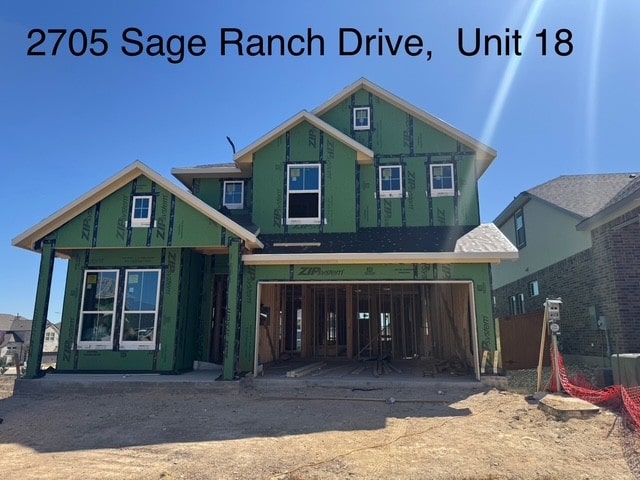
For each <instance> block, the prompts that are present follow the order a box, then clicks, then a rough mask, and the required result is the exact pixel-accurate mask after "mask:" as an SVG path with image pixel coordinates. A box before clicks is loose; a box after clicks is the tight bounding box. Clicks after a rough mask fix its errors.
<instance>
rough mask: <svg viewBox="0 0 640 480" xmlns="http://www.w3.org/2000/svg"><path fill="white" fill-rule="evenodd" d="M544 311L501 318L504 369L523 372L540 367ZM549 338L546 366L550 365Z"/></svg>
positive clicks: (545, 357) (545, 354)
mask: <svg viewBox="0 0 640 480" xmlns="http://www.w3.org/2000/svg"><path fill="white" fill-rule="evenodd" d="M543 317H544V311H542V310H541V311H539V312H532V313H525V314H523V315H515V316H513V317H505V318H500V319H498V321H499V322H500V323H499V325H500V347H501V349H502V368H504V369H505V370H521V369H524V368H535V367H537V366H538V358H539V355H540V334H541V332H542V319H543ZM548 343H549V338H548V337H547V345H546V348H545V349H544V365H550V360H549V348H548V347H549V345H548Z"/></svg>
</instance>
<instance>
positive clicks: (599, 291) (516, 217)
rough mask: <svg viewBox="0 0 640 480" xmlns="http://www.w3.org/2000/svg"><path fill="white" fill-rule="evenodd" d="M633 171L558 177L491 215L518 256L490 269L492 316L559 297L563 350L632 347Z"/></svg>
mask: <svg viewBox="0 0 640 480" xmlns="http://www.w3.org/2000/svg"><path fill="white" fill-rule="evenodd" d="M639 205H640V177H638V176H636V175H635V174H628V173H625V174H593V175H566V176H561V177H558V178H556V179H553V180H551V181H549V182H546V183H544V184H542V185H539V186H537V187H534V188H532V189H530V190H527V191H525V192H522V193H521V194H520V195H518V197H516V198H515V199H514V200H513V202H511V204H510V205H509V206H508V207H507V208H506V209H505V210H504V211H503V212H502V213H500V215H498V217H497V218H496V220H495V224H496V225H497V226H498V228H500V229H501V230H502V232H503V233H504V234H505V236H507V237H508V238H509V239H511V240H512V241H513V242H514V244H515V245H516V246H517V247H518V249H519V252H520V258H519V259H518V260H517V261H516V262H509V263H503V264H501V265H497V266H494V267H493V268H492V281H493V295H494V313H495V315H496V316H498V317H503V318H504V317H509V316H517V315H520V314H523V313H524V314H528V313H531V312H536V311H538V312H541V314H542V312H543V310H544V308H543V303H544V300H545V298H547V297H549V298H556V297H561V298H562V301H563V304H562V308H561V315H562V317H561V318H562V321H561V325H562V332H561V336H560V337H559V338H560V342H561V347H562V351H563V352H564V353H565V354H569V355H571V354H573V355H586V356H592V357H607V356H609V355H610V354H611V353H623V352H637V351H640V301H639V300H638V292H639V291H640V235H638V233H639V229H640V226H639V225H638V218H639V216H638V214H639V213H640V212H639V211H638V207H639Z"/></svg>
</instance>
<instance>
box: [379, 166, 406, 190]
mask: <svg viewBox="0 0 640 480" xmlns="http://www.w3.org/2000/svg"><path fill="white" fill-rule="evenodd" d="M384 168H391V169H393V170H398V171H399V172H400V188H399V189H397V190H382V170H383V169H384ZM402 174H403V170H402V165H380V166H379V167H378V195H380V198H400V197H402V188H403V181H402V180H403V178H402V177H403V175H402Z"/></svg>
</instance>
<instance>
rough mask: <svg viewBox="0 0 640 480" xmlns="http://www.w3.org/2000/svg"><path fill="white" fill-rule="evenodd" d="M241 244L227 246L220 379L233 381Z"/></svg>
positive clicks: (236, 347)
mask: <svg viewBox="0 0 640 480" xmlns="http://www.w3.org/2000/svg"><path fill="white" fill-rule="evenodd" d="M240 250H241V243H240V240H238V239H233V240H231V242H230V244H229V287H228V289H227V321H226V322H225V323H226V334H225V349H224V358H223V360H222V378H223V379H224V380H233V377H234V375H235V367H236V358H237V357H238V325H239V323H238V316H239V313H240V301H241V300H240V294H241V292H240V277H241V275H240V268H241V265H240V256H241V251H240Z"/></svg>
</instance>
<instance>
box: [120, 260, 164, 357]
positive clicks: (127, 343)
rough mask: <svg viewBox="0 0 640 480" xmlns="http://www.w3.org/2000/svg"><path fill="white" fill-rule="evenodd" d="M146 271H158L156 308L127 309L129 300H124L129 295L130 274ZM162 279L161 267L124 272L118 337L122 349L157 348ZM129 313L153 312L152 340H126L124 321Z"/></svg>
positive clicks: (133, 269)
mask: <svg viewBox="0 0 640 480" xmlns="http://www.w3.org/2000/svg"><path fill="white" fill-rule="evenodd" d="M146 272H157V274H158V285H157V287H156V305H155V310H127V302H126V301H125V300H124V297H126V295H127V287H128V280H129V274H131V273H146ZM161 279H162V270H161V269H160V268H131V269H126V270H125V274H124V289H123V293H122V295H123V299H122V310H121V316H120V336H119V339H118V343H119V346H120V349H121V350H155V348H156V335H157V333H158V316H159V307H160V284H161ZM127 313H145V314H149V313H153V314H154V318H153V335H152V337H151V340H148V341H141V340H124V322H125V318H126V314H127Z"/></svg>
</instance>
